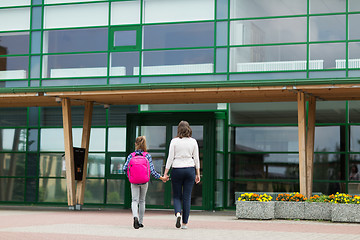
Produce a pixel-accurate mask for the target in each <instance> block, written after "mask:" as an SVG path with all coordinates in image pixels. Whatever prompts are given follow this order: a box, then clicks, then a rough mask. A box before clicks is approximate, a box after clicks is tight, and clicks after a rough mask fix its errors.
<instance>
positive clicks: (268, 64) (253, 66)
mask: <svg viewBox="0 0 360 240" xmlns="http://www.w3.org/2000/svg"><path fill="white" fill-rule="evenodd" d="M306 64H307V61H306V46H305V45H293V46H292V45H284V46H259V47H237V48H231V49H230V71H231V72H259V71H261V72H263V71H289V70H306ZM322 64H323V62H322V61H319V60H313V61H310V63H309V67H310V68H314V69H322Z"/></svg>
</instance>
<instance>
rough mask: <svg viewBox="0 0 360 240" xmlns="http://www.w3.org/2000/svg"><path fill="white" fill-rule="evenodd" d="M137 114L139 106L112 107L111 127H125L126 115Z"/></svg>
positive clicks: (110, 113) (110, 115) (110, 111)
mask: <svg viewBox="0 0 360 240" xmlns="http://www.w3.org/2000/svg"><path fill="white" fill-rule="evenodd" d="M137 112H138V106H137V105H124V106H119V105H112V106H110V109H109V126H125V125H126V114H128V113H137Z"/></svg>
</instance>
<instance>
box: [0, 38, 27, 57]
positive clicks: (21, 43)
mask: <svg viewBox="0 0 360 240" xmlns="http://www.w3.org/2000/svg"><path fill="white" fill-rule="evenodd" d="M11 54H29V33H28V32H19V33H15V32H14V33H0V55H11Z"/></svg>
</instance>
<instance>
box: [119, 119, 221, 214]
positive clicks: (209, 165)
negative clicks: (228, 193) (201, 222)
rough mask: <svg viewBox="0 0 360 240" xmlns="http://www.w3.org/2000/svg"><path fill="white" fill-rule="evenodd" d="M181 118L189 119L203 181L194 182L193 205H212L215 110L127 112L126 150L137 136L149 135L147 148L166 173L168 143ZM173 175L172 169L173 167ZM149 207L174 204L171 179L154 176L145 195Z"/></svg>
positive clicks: (131, 145) (127, 191)
mask: <svg viewBox="0 0 360 240" xmlns="http://www.w3.org/2000/svg"><path fill="white" fill-rule="evenodd" d="M181 120H186V121H188V122H189V123H190V126H191V128H192V130H193V138H195V139H196V140H197V142H198V145H199V154H200V173H201V175H202V176H201V182H200V183H199V184H197V185H194V188H193V192H192V209H204V210H210V209H213V199H214V184H213V181H214V176H213V174H212V172H213V170H214V164H213V162H214V155H215V148H214V145H215V137H214V136H215V114H214V113H139V114H128V116H127V143H128V146H127V152H128V153H130V152H132V151H134V147H133V146H134V141H135V138H136V137H137V136H141V135H144V136H146V140H147V145H148V152H149V153H150V154H151V156H152V159H153V163H154V166H155V169H156V171H157V172H158V173H160V174H161V175H163V173H164V170H165V164H166V160H167V154H168V150H169V144H170V141H171V139H172V138H174V137H175V136H176V135H177V125H178V123H179V122H180V121H181ZM170 177H171V171H170ZM127 188H128V189H126V194H127V197H126V199H127V202H126V203H127V204H125V206H127V207H130V202H131V193H130V188H129V186H127ZM146 204H147V207H150V208H151V207H153V208H172V206H173V201H172V191H171V181H168V182H167V183H166V184H164V183H163V182H161V181H159V180H154V179H153V178H152V180H151V182H150V184H149V189H148V193H147V199H146Z"/></svg>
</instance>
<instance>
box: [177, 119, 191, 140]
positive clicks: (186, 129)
mask: <svg viewBox="0 0 360 240" xmlns="http://www.w3.org/2000/svg"><path fill="white" fill-rule="evenodd" d="M191 136H192V130H191V127H190V125H189V123H188V122H187V121H181V122H180V123H179V125H178V129H177V137H179V138H183V137H191Z"/></svg>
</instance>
